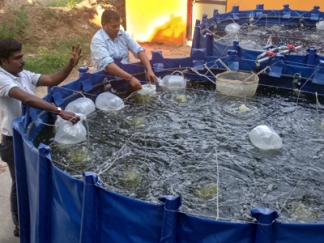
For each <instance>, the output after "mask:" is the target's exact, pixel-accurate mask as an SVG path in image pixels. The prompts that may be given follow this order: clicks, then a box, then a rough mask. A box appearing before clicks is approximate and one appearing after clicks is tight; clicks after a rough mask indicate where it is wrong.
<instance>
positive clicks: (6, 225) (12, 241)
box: [0, 160, 19, 243]
mask: <svg viewBox="0 0 324 243" xmlns="http://www.w3.org/2000/svg"><path fill="white" fill-rule="evenodd" d="M10 188H11V178H10V173H9V169H8V166H7V164H6V163H4V162H2V161H1V160H0V242H1V243H18V242H19V238H18V237H15V236H14V235H13V230H14V224H13V222H12V219H11V212H10V200H9V195H10Z"/></svg>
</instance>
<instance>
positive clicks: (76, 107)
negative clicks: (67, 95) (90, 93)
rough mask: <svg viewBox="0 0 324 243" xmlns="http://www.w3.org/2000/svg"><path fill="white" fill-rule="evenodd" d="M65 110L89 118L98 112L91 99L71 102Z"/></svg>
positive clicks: (83, 98) (82, 98) (79, 99)
mask: <svg viewBox="0 0 324 243" xmlns="http://www.w3.org/2000/svg"><path fill="white" fill-rule="evenodd" d="M65 110H67V111H71V112H73V113H78V114H83V115H85V116H88V115H90V114H91V113H92V112H94V111H95V110H96V106H95V104H94V103H93V101H92V100H91V99H89V98H85V97H81V98H78V99H76V100H74V101H72V102H70V103H69V104H68V105H67V106H66V107H65Z"/></svg>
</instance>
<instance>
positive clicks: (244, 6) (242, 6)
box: [226, 0, 324, 12]
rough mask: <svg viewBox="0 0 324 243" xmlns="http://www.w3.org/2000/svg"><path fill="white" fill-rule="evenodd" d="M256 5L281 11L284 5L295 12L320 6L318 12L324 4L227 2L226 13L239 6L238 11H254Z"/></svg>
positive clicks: (277, 0) (314, 1)
mask: <svg viewBox="0 0 324 243" xmlns="http://www.w3.org/2000/svg"><path fill="white" fill-rule="evenodd" d="M257 4H264V9H276V10H281V9H282V8H283V5H284V4H289V7H290V8H291V9H296V10H311V9H313V7H314V6H320V7H321V8H320V10H322V11H323V10H324V3H323V2H322V1H318V0H308V1H304V0H285V1H281V0H264V1H259V0H249V1H245V0H227V7H226V10H227V12H229V11H231V9H232V7H233V6H240V10H249V9H254V8H255V6H256V5H257Z"/></svg>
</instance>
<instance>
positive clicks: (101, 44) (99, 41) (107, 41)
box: [90, 9, 156, 91]
mask: <svg viewBox="0 0 324 243" xmlns="http://www.w3.org/2000/svg"><path fill="white" fill-rule="evenodd" d="M101 26H102V28H101V29H100V30H98V31H97V33H96V34H95V35H94V36H93V38H92V40H91V44H90V50H91V59H92V62H93V65H94V68H95V71H99V70H105V71H106V72H109V73H111V74H113V75H115V76H117V77H120V78H122V79H124V80H127V81H129V84H130V85H131V87H132V88H133V90H135V91H136V90H140V89H141V88H142V85H141V83H140V81H139V80H138V79H137V78H136V77H133V75H131V74H129V73H127V72H125V71H124V70H123V69H121V68H120V67H118V66H117V65H116V64H115V63H114V59H113V58H114V57H122V58H123V59H122V61H121V62H122V63H124V64H127V63H130V61H129V56H128V51H131V52H132V53H133V55H134V56H135V57H136V58H138V59H139V60H140V61H141V62H142V64H143V65H144V66H145V68H146V71H147V78H148V81H149V82H150V83H153V84H155V83H156V77H155V74H154V72H153V70H152V67H151V64H150V62H149V60H148V58H147V56H146V54H145V49H144V48H142V47H141V46H140V45H139V44H138V43H137V42H136V41H135V40H134V39H133V38H132V37H131V36H130V35H129V34H128V33H127V32H126V31H124V30H121V29H120V15H119V14H118V13H117V12H116V11H114V10H112V9H108V10H105V11H104V12H103V13H102V16H101Z"/></svg>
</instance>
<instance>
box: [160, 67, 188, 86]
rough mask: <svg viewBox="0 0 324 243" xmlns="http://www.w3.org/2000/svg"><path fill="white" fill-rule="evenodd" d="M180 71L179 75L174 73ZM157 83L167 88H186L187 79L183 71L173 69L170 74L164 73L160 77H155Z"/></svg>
mask: <svg viewBox="0 0 324 243" xmlns="http://www.w3.org/2000/svg"><path fill="white" fill-rule="evenodd" d="M176 72H178V73H180V74H181V75H175V74H174V73H176ZM157 82H158V84H159V85H160V86H161V87H163V88H166V89H169V90H179V89H180V90H182V89H186V87H187V81H186V79H185V78H184V76H183V73H182V72H180V71H175V72H173V73H172V74H171V75H166V76H164V77H163V78H162V79H161V78H157Z"/></svg>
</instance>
